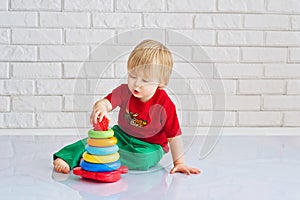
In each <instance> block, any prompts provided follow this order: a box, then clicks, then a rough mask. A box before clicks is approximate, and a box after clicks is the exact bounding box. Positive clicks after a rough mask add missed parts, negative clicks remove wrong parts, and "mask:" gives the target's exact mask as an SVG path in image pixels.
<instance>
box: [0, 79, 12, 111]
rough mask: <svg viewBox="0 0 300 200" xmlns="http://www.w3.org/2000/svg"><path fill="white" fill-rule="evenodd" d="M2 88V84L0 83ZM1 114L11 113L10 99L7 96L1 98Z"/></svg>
mask: <svg viewBox="0 0 300 200" xmlns="http://www.w3.org/2000/svg"><path fill="white" fill-rule="evenodd" d="M0 86H1V83H0ZM0 105H1V106H0V112H9V111H10V98H9V97H5V96H0Z"/></svg>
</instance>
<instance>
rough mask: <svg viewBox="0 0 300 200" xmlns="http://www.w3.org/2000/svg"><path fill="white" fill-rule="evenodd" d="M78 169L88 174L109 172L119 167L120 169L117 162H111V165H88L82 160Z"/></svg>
mask: <svg viewBox="0 0 300 200" xmlns="http://www.w3.org/2000/svg"><path fill="white" fill-rule="evenodd" d="M80 167H81V168H82V169H83V170H86V171H90V172H110V171H113V170H117V169H119V167H121V161H120V160H117V161H116V162H112V163H106V164H95V163H89V162H86V161H84V160H82V161H81V162H80Z"/></svg>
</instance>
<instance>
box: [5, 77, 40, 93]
mask: <svg viewBox="0 0 300 200" xmlns="http://www.w3.org/2000/svg"><path fill="white" fill-rule="evenodd" d="M34 87H35V85H34V81H32V80H0V94H1V95H33V94H34Z"/></svg>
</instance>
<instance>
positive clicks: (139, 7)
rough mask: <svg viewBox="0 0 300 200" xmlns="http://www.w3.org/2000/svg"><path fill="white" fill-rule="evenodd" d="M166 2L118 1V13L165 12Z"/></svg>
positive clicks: (145, 0) (159, 0) (143, 0)
mask: <svg viewBox="0 0 300 200" xmlns="http://www.w3.org/2000/svg"><path fill="white" fill-rule="evenodd" d="M165 10H166V8H165V1H161V0H152V1H148V0H117V1H116V11H119V12H163V11H165Z"/></svg>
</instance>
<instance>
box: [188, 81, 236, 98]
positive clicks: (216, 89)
mask: <svg viewBox="0 0 300 200" xmlns="http://www.w3.org/2000/svg"><path fill="white" fill-rule="evenodd" d="M190 90H192V92H191V93H193V94H210V95H214V94H224V95H233V94H236V81H235V80H223V81H221V80H209V79H206V80H205V79H202V80H200V79H191V80H190Z"/></svg>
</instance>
